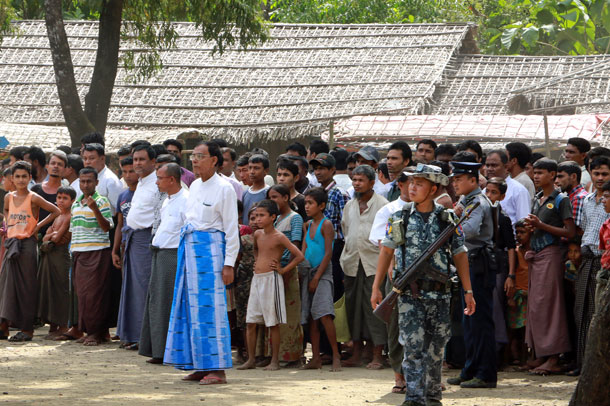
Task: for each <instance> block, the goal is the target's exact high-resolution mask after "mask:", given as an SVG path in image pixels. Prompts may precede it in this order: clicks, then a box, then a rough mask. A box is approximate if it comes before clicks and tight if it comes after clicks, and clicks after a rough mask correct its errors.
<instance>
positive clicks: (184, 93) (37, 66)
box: [0, 21, 469, 142]
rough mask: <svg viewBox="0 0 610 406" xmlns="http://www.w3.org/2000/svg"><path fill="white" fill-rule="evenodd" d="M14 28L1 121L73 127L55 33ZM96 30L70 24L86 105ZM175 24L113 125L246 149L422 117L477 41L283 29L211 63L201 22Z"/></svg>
mask: <svg viewBox="0 0 610 406" xmlns="http://www.w3.org/2000/svg"><path fill="white" fill-rule="evenodd" d="M15 25H16V28H17V30H18V32H19V34H18V35H12V36H7V37H5V38H4V42H3V44H2V46H1V49H0V94H2V97H1V98H0V122H7V123H22V124H43V125H62V124H63V122H64V119H63V116H62V113H61V109H60V106H59V100H58V96H57V90H56V85H55V79H54V74H53V66H52V61H51V54H50V50H49V43H48V39H47V36H46V28H45V24H44V22H43V21H24V22H18V23H16V24H15ZM97 27H98V24H97V23H95V22H82V21H79V22H72V21H71V22H66V31H67V33H68V36H69V41H70V46H71V52H72V58H73V62H74V65H75V76H76V81H77V85H78V87H79V91H80V93H81V99H83V100H84V96H85V93H86V91H87V85H88V82H89V80H90V78H91V74H92V67H93V64H94V61H95V55H96V47H97ZM175 27H176V29H177V31H178V32H179V34H180V37H179V38H178V40H177V47H176V49H172V50H169V51H167V52H164V53H163V54H162V60H163V63H164V65H165V68H164V69H163V70H162V71H161V72H160V73H159V75H158V76H156V77H154V78H152V79H150V80H147V81H145V82H141V83H137V84H134V83H131V82H129V81H128V80H127V75H128V72H125V71H124V70H123V69H120V70H119V73H118V77H117V81H116V86H115V89H114V94H113V98H112V106H111V109H110V113H109V120H108V122H109V125H110V126H111V127H112V126H114V127H118V128H122V127H134V126H138V127H145V128H154V127H180V128H182V127H192V128H198V129H201V130H204V131H206V132H207V133H208V134H211V135H223V136H225V137H228V138H233V139H234V140H239V141H242V142H243V141H247V140H251V139H252V138H254V137H255V136H263V137H269V138H287V137H291V138H292V137H299V136H306V135H315V134H319V133H320V131H321V130H322V129H323V128H326V127H327V126H328V124H329V122H330V121H332V120H336V119H340V118H344V117H351V116H354V115H370V114H394V113H395V114H420V113H422V112H423V111H424V108H425V107H426V105H427V104H428V103H430V100H431V97H432V96H433V94H434V92H435V89H436V85H437V83H438V82H439V81H440V80H441V79H442V75H443V71H444V70H445V67H446V65H447V63H448V62H449V60H450V59H451V58H452V57H454V56H455V55H456V53H457V51H458V50H459V48H460V47H461V46H462V41H463V40H464V38H465V37H466V36H467V34H468V33H469V26H468V25H466V24H409V25H279V24H278V25H273V26H271V30H270V40H269V41H268V42H266V43H265V44H263V45H260V46H258V47H255V48H251V49H248V50H247V51H237V50H229V51H227V52H225V54H224V55H222V56H218V55H215V56H212V54H211V52H210V51H211V49H212V44H210V43H205V42H202V41H201V40H200V38H199V31H198V29H197V28H196V27H195V25H194V24H190V23H176V25H175ZM126 47H132V48H137V47H138V45H137V44H135V43H133V42H128V43H123V44H122V48H123V49H126Z"/></svg>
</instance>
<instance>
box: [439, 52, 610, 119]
mask: <svg viewBox="0 0 610 406" xmlns="http://www.w3.org/2000/svg"><path fill="white" fill-rule="evenodd" d="M451 65H452V68H448V69H447V71H446V77H445V80H443V82H442V84H440V85H439V86H438V87H437V94H436V95H435V100H434V104H433V107H432V109H431V110H430V111H429V113H430V114H447V115H451V114H470V115H473V114H481V115H486V114H496V115H505V114H545V113H546V114H580V113H599V112H610V55H589V56H487V55H463V56H459V57H458V58H456V59H454V60H453V61H452V63H451ZM555 106H561V108H556V107H555Z"/></svg>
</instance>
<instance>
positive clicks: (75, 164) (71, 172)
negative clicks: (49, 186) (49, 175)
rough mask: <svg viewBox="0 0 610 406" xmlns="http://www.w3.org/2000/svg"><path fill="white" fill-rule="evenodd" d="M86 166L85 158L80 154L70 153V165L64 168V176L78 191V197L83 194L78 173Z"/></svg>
mask: <svg viewBox="0 0 610 406" xmlns="http://www.w3.org/2000/svg"><path fill="white" fill-rule="evenodd" d="M84 167H85V165H83V158H82V157H81V156H80V155H76V154H68V165H67V166H66V168H65V169H64V174H63V177H64V179H65V180H66V181H68V183H69V184H70V187H72V189H74V190H75V191H76V198H77V199H78V198H79V197H80V196H81V195H82V194H83V192H81V190H80V179H79V178H78V174H79V173H80V170H81V169H83V168H84Z"/></svg>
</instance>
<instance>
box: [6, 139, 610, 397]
mask: <svg viewBox="0 0 610 406" xmlns="http://www.w3.org/2000/svg"><path fill="white" fill-rule="evenodd" d="M117 156H118V162H119V169H120V170H119V171H118V172H117V173H115V172H113V171H112V170H111V169H110V168H109V167H108V166H106V163H107V159H106V158H107V157H106V151H105V147H104V139H103V137H102V136H101V135H100V134H98V133H91V134H87V135H85V136H84V137H83V138H82V146H81V147H80V149H71V148H69V147H61V148H59V149H58V150H57V151H53V152H51V153H50V154H48V156H47V155H46V154H45V153H44V151H42V149H40V148H38V147H35V146H32V147H14V148H12V149H11V150H10V152H9V158H7V159H5V160H4V161H3V162H2V166H3V169H2V176H3V177H2V186H3V193H4V194H5V196H4V199H3V203H4V206H3V214H4V223H3V228H2V237H3V244H2V252H1V254H0V255H2V268H1V270H0V318H1V324H0V338H2V339H8V340H9V341H11V342H23V341H31V340H32V337H33V333H34V329H35V328H36V327H37V326H42V325H45V324H48V325H49V331H48V335H46V336H45V337H44V338H45V339H49V340H58V341H61V340H75V341H76V342H77V343H82V344H83V345H85V346H97V345H100V344H102V343H104V342H108V341H110V340H120V343H121V344H120V347H121V348H125V349H128V350H136V351H138V352H139V354H141V355H143V356H145V357H147V358H148V359H147V362H149V363H152V364H167V365H173V366H175V367H177V368H180V369H183V370H186V371H189V372H191V373H190V375H188V376H186V377H185V378H184V379H185V380H190V381H199V382H200V383H201V384H219V383H226V375H225V371H226V370H227V369H230V368H232V366H233V362H234V357H233V353H232V350H233V349H235V350H236V356H235V360H236V361H237V363H239V364H241V365H240V366H239V368H238V369H244V370H247V369H252V368H257V367H264V368H265V369H267V370H278V369H280V368H285V367H300V368H305V369H319V368H322V366H323V365H326V364H328V365H330V368H331V371H340V370H341V369H342V368H348V367H366V368H368V369H370V370H381V369H384V368H386V367H389V368H391V369H392V370H393V372H394V378H395V382H394V386H393V388H392V392H394V393H404V394H405V402H404V403H403V404H404V405H407V406H423V405H430V404H432V405H438V404H440V400H441V393H442V390H443V388H444V384H443V383H442V382H441V369H442V368H461V372H460V374H459V376H457V377H455V378H451V379H448V381H447V382H448V383H449V384H451V385H460V386H461V387H465V388H494V387H495V386H496V382H497V371H498V370H500V369H502V368H506V367H507V366H509V367H512V368H518V369H521V370H523V371H529V372H530V373H532V374H540V375H546V374H555V373H567V374H569V375H578V374H579V370H580V367H581V366H582V361H583V355H584V349H585V346H586V343H587V331H588V327H589V323H590V321H591V319H592V316H593V314H594V312H595V310H596V297H598V298H599V296H600V292H601V290H602V289H605V288H606V286H607V281H608V277H609V273H610V271H609V270H610V221H609V219H610V215H609V214H608V213H610V150H608V149H606V148H602V147H596V148H593V149H592V148H591V145H590V144H589V142H588V141H586V140H584V139H581V138H572V139H570V140H569V141H568V142H567V145H566V147H565V150H564V152H563V154H562V157H563V158H564V160H562V162H561V163H558V162H557V161H555V160H553V159H551V158H549V157H544V156H542V155H541V154H539V153H532V151H531V149H530V148H529V147H528V146H527V145H525V144H523V143H520V142H512V143H509V144H507V145H506V146H505V148H504V149H494V150H491V151H486V152H484V151H483V149H482V148H481V146H480V145H479V144H478V143H477V142H476V141H464V142H462V143H460V144H459V145H452V144H441V145H437V144H436V143H435V142H434V141H432V140H427V139H426V140H421V141H419V142H418V143H417V145H416V147H415V150H414V151H413V150H412V149H411V147H410V146H409V145H408V144H407V143H405V142H402V141H398V142H395V143H393V144H392V145H391V146H390V147H389V149H388V150H387V153H386V155H385V157H384V158H383V159H382V157H381V154H380V151H378V150H377V149H376V148H375V147H373V146H363V147H362V148H360V149H359V150H357V151H355V152H348V151H347V150H346V149H343V148H338V147H337V148H333V149H330V148H329V145H328V144H327V143H326V142H324V141H322V140H319V139H316V140H313V141H312V142H311V143H310V145H309V146H308V147H306V146H304V145H303V144H300V143H298V142H297V143H293V144H291V145H289V146H288V147H287V148H286V151H285V153H284V154H281V155H280V156H278V157H277V159H276V160H275V161H273V162H272V160H271V158H270V156H269V154H268V153H267V152H266V151H264V150H262V149H259V148H255V149H253V150H252V151H250V152H247V153H245V154H243V155H242V156H239V157H238V156H237V154H236V152H235V150H234V149H232V148H230V147H229V146H228V145H227V143H226V142H225V141H224V140H221V139H217V140H213V141H206V142H201V143H199V144H198V145H197V146H196V147H195V148H194V150H193V151H192V153H190V156H189V157H188V159H189V160H190V162H191V163H192V170H193V171H192V172H191V171H189V170H188V169H187V168H186V167H187V166H188V165H185V158H186V157H187V155H186V154H183V145H182V143H181V142H180V141H178V140H175V139H170V140H167V141H165V142H164V143H163V144H158V145H151V144H150V143H148V142H147V141H136V142H134V143H132V144H131V145H129V146H125V147H123V148H121V149H120V150H119V151H118V152H117ZM272 165H273V167H274V169H275V173H276V177H275V179H274V178H273V177H272V176H270V169H271V168H272ZM461 217H464V218H463V220H462V222H461V223H460V224H459V225H457V223H458V221H459V220H460V218H461ZM448 227H451V228H456V232H455V233H452V234H451V236H450V238H449V240H448V241H446V242H444V244H443V245H442V247H441V248H440V249H439V250H438V251H437V252H434V253H433V254H432V256H431V257H430V258H429V259H428V260H427V261H425V262H424V264H423V265H421V266H420V268H418V269H417V270H416V272H417V273H416V275H417V276H416V278H414V279H412V280H411V283H410V288H409V289H406V290H403V291H400V290H398V288H397V287H396V286H395V285H393V282H394V281H395V280H396V279H397V278H398V277H399V276H401V275H402V274H404V273H405V272H407V270H408V269H409V268H410V266H411V264H413V263H415V262H416V260H417V259H418V257H420V255H422V253H423V252H424V251H425V250H426V248H428V247H429V246H430V245H431V244H432V243H434V242H435V240H436V239H437V238H439V236H440V235H441V233H442V231H443V230H445V229H446V228H448ZM391 291H395V292H398V293H399V294H400V297H399V300H398V305H397V306H396V307H395V308H394V309H393V312H392V315H391V318H390V320H389V321H388V323H384V322H383V321H381V320H380V319H379V318H377V317H376V316H375V315H374V313H373V311H374V309H375V308H376V307H377V306H378V305H379V303H380V302H381V301H382V300H383V297H384V296H385V295H387V294H389V293H390V292H391ZM113 327H116V334H115V335H113V336H111V334H110V329H111V328H113ZM10 328H13V329H14V330H15V331H16V333H14V334H13V335H10ZM9 335H10V337H9ZM307 343H310V344H311V350H312V357H311V358H310V359H309V360H306V359H305V358H304V354H305V349H306V344H307Z"/></svg>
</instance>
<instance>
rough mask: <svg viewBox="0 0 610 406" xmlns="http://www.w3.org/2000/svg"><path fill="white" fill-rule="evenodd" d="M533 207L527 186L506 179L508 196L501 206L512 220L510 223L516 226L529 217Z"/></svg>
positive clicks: (505, 196) (506, 195)
mask: <svg viewBox="0 0 610 406" xmlns="http://www.w3.org/2000/svg"><path fill="white" fill-rule="evenodd" d="M531 205H532V201H531V199H530V194H529V192H528V191H527V189H526V188H525V186H523V185H522V184H521V183H519V182H517V181H516V180H514V179H511V178H506V194H505V195H504V200H502V201H501V202H500V206H502V210H504V213H506V215H507V216H508V217H509V218H510V222H511V223H512V224H515V223H516V222H517V221H519V220H521V219H522V218H524V217H527V215H528V214H530V213H531V211H532V207H531Z"/></svg>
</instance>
